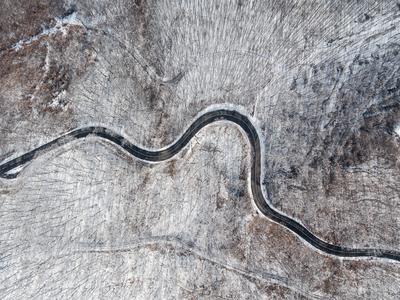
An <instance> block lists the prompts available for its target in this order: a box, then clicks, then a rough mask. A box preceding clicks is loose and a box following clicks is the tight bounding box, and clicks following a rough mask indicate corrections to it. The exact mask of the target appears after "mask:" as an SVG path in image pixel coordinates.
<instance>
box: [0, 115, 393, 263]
mask: <svg viewBox="0 0 400 300" xmlns="http://www.w3.org/2000/svg"><path fill="white" fill-rule="evenodd" d="M221 120H225V121H230V122H233V123H235V124H237V125H239V126H240V127H241V128H242V129H243V130H244V131H245V133H246V135H247V137H248V139H249V142H250V145H251V191H252V194H253V198H254V201H255V204H256V206H257V207H258V209H259V210H260V212H261V213H262V214H264V216H266V217H267V218H269V219H271V220H272V221H274V222H276V223H278V224H280V225H282V226H284V227H286V228H287V229H289V230H291V231H292V232H294V233H295V234H296V235H298V236H299V237H300V238H301V239H303V240H304V241H306V242H307V243H309V244H310V245H312V246H313V247H315V248H316V249H318V250H321V251H323V252H325V253H327V254H330V255H335V256H339V257H373V258H386V259H391V260H396V261H400V252H398V251H391V250H382V249H355V248H347V247H342V246H338V245H333V244H329V243H327V242H325V241H323V240H321V239H320V238H318V237H317V236H315V235H314V234H312V233H311V232H310V231H309V230H308V229H307V228H305V227H304V226H303V225H301V224H300V223H299V222H297V221H296V220H293V219H291V218H290V217H288V216H285V215H284V214H282V213H281V212H279V211H277V210H276V209H275V208H273V207H272V206H270V205H269V203H268V201H267V199H266V198H265V197H264V194H263V191H262V187H261V184H260V182H261V144H260V138H259V136H258V133H257V130H256V129H255V127H254V126H253V124H252V122H251V121H250V120H249V119H248V118H247V117H246V116H244V115H242V114H240V113H239V112H237V111H235V110H228V109H219V110H214V111H210V112H207V113H205V114H204V115H202V116H200V117H199V118H198V119H197V120H196V121H194V123H192V125H191V126H190V127H189V128H188V130H187V131H186V132H185V133H184V134H183V135H182V136H181V137H180V138H179V140H177V141H176V142H175V143H174V144H172V145H170V146H169V147H168V148H166V149H163V150H156V151H149V150H146V149H142V148H140V147H138V146H135V145H133V144H132V143H131V142H129V141H128V140H127V139H125V138H124V137H122V136H120V135H118V134H116V133H115V132H113V131H112V130H110V129H107V128H104V127H98V126H92V127H85V128H81V129H77V130H74V131H72V132H69V133H67V134H65V135H63V136H61V137H59V138H57V139H55V140H53V141H51V142H49V143H47V144H44V145H42V146H40V147H38V148H36V149H34V150H32V151H30V152H28V153H26V154H24V155H22V156H20V157H17V158H15V159H13V160H11V161H8V162H6V163H4V164H2V165H1V166H0V177H3V178H15V177H17V176H18V173H11V172H10V171H13V170H15V169H16V168H17V167H21V166H23V165H24V164H26V163H28V162H30V161H31V160H33V159H34V158H35V157H37V156H39V155H41V154H43V153H45V152H48V151H50V150H51V149H54V148H56V147H60V146H62V145H65V144H67V143H70V142H72V141H74V140H77V139H81V138H85V137H87V136H97V137H100V138H103V139H106V140H109V141H110V142H112V143H114V144H116V145H118V146H119V147H121V148H123V149H124V150H126V151H127V152H129V153H130V154H131V155H133V156H134V157H136V158H139V159H141V160H144V161H150V162H161V161H164V160H167V159H169V158H171V157H173V156H174V155H175V154H177V153H178V152H179V151H181V150H182V149H183V148H184V147H185V146H186V145H187V144H188V142H189V141H190V140H191V138H192V137H193V136H194V135H196V133H197V132H199V130H200V129H202V128H203V127H204V126H206V125H208V124H211V123H213V122H216V121H221Z"/></svg>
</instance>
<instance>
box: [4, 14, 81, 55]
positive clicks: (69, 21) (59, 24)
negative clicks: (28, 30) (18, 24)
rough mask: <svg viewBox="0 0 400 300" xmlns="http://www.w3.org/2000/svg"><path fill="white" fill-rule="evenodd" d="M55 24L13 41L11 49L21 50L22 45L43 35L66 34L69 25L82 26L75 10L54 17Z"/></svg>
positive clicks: (28, 43)
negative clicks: (15, 41)
mask: <svg viewBox="0 0 400 300" xmlns="http://www.w3.org/2000/svg"><path fill="white" fill-rule="evenodd" d="M55 21H56V24H55V25H54V26H53V27H51V28H44V29H43V30H42V32H40V33H39V34H37V35H34V36H31V37H29V38H27V39H23V40H20V41H18V42H17V43H15V44H14V45H13V46H11V49H13V50H15V51H19V50H21V49H22V48H23V47H24V46H27V45H30V44H32V43H33V42H35V41H37V40H39V39H41V38H42V37H44V36H51V35H54V34H56V33H59V32H62V34H63V36H64V35H66V34H67V32H68V30H69V27H70V26H74V25H77V26H82V23H81V22H80V21H79V19H78V18H77V17H76V12H74V13H72V14H70V15H67V16H65V17H62V18H59V17H56V18H55Z"/></svg>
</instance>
